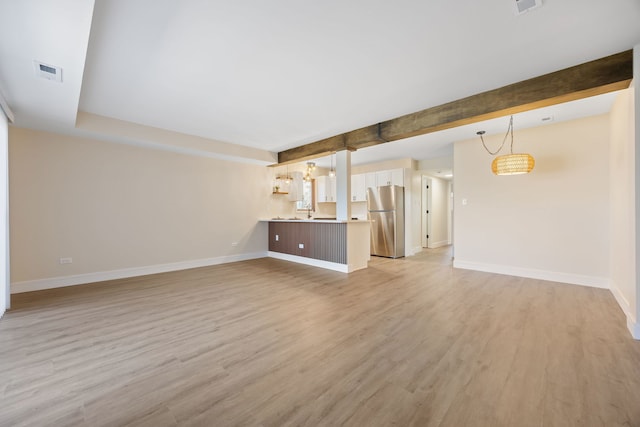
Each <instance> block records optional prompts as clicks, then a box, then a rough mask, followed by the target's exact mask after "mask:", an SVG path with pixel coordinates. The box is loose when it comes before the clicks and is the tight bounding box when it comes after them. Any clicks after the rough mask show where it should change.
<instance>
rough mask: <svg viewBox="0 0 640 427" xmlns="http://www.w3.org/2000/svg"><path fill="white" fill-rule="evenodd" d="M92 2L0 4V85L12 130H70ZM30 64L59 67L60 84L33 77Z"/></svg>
mask: <svg viewBox="0 0 640 427" xmlns="http://www.w3.org/2000/svg"><path fill="white" fill-rule="evenodd" d="M93 6H94V2H93V1H90V0H86V1H75V0H59V1H55V2H52V1H46V0H25V1H4V0H3V1H1V2H0V11H1V12H0V86H1V87H2V89H3V92H4V95H5V97H6V101H7V103H8V104H9V106H10V108H11V109H12V110H13V112H14V114H15V122H14V124H15V125H16V126H20V127H28V128H35V129H42V130H59V129H70V128H73V126H74V124H75V118H76V113H77V111H78V104H79V101H80V91H81V87H82V77H83V72H84V65H85V58H86V52H87V46H88V43H89V32H90V29H91V20H92V14H93ZM34 61H40V62H43V63H45V64H49V65H54V66H57V67H60V68H61V69H62V82H61V83H58V82H55V81H51V80H46V79H43V78H41V77H38V76H37V75H36V72H35V66H34Z"/></svg>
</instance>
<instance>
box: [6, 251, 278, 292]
mask: <svg viewBox="0 0 640 427" xmlns="http://www.w3.org/2000/svg"><path fill="white" fill-rule="evenodd" d="M266 256H267V253H266V252H253V253H247V254H238V255H227V256H221V257H216V258H204V259H196V260H190V261H180V262H172V263H168V264H156V265H149V266H145V267H133V268H124V269H121V270H110V271H100V272H96V273H85V274H76V275H73V276H61V277H51V278H47V279H37V280H26V281H23V282H15V283H12V284H11V293H12V294H18V293H21V292H31V291H40V290H43V289H53V288H62V287H65V286H76V285H84V284H88V283H94V282H104V281H105V280H116V279H125V278H128V277H136V276H146V275H149V274H157V273H167V272H169V271H178V270H188V269H190V268H198V267H208V266H211V265H218V264H226V263H229V262H237V261H246V260H249V259H256V258H265V257H266Z"/></svg>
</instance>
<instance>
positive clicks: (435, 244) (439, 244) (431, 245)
mask: <svg viewBox="0 0 640 427" xmlns="http://www.w3.org/2000/svg"><path fill="white" fill-rule="evenodd" d="M448 244H449V242H448V241H447V240H441V241H439V242H429V249H436V248H441V247H443V246H447V245H448Z"/></svg>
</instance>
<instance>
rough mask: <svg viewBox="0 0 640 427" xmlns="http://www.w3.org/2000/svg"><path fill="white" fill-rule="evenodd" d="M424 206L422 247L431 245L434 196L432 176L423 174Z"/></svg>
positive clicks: (422, 207) (422, 213)
mask: <svg viewBox="0 0 640 427" xmlns="http://www.w3.org/2000/svg"><path fill="white" fill-rule="evenodd" d="M421 188H422V197H421V199H422V204H421V205H422V206H421V215H420V216H421V218H422V227H421V236H422V247H423V248H428V247H429V231H430V230H431V215H432V212H431V210H432V196H431V178H429V177H428V176H425V175H422V183H421Z"/></svg>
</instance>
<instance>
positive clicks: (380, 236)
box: [367, 185, 404, 258]
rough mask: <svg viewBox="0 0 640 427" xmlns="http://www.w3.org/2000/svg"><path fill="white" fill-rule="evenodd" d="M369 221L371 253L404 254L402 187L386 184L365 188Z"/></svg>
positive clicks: (396, 255)
mask: <svg viewBox="0 0 640 427" xmlns="http://www.w3.org/2000/svg"><path fill="white" fill-rule="evenodd" d="M367 208H368V211H369V221H371V255H377V256H384V257H389V258H399V257H403V256H404V187H400V186H398V185H387V186H383V187H377V188H369V189H367Z"/></svg>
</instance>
